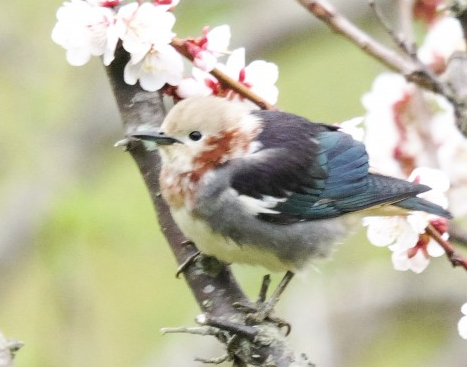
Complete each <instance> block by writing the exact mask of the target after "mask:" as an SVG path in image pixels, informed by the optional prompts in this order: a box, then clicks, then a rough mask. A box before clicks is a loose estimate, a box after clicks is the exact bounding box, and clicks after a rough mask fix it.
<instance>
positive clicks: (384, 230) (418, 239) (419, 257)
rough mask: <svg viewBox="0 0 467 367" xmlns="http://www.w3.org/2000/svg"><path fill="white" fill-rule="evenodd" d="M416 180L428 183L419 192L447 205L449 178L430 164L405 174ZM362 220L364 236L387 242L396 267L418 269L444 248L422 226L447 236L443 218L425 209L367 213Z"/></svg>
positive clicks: (378, 242)
mask: <svg viewBox="0 0 467 367" xmlns="http://www.w3.org/2000/svg"><path fill="white" fill-rule="evenodd" d="M409 181H414V182H417V183H420V184H425V185H429V186H430V187H431V188H432V190H430V191H428V192H425V193H422V194H420V195H419V196H420V197H422V198H424V199H425V200H429V201H431V202H434V203H435V204H438V205H440V206H442V207H443V208H446V207H447V200H446V198H445V196H444V193H445V192H446V191H447V190H448V188H449V180H448V179H447V177H446V176H445V175H444V174H443V173H442V172H440V171H438V170H434V169H431V168H417V169H416V170H414V172H413V173H412V175H411V176H410V178H409ZM363 224H364V225H365V226H367V227H368V230H367V237H368V240H369V241H370V242H371V243H372V244H373V245H375V246H380V247H383V246H388V248H389V249H390V250H391V251H392V252H393V254H392V262H393V265H394V268H395V269H396V270H401V271H406V270H411V271H413V272H415V273H421V272H422V271H423V270H425V268H426V267H427V266H428V264H429V262H430V257H439V256H442V255H443V254H444V249H443V248H442V247H441V246H440V245H439V244H438V243H437V242H436V241H435V240H434V239H432V238H431V237H430V236H429V235H428V234H426V233H425V229H426V227H427V226H428V224H431V225H433V226H434V227H435V228H436V229H437V230H438V232H440V233H441V234H442V236H443V238H445V239H447V238H448V234H447V233H446V228H447V225H446V219H444V218H439V217H438V216H436V215H433V214H429V213H425V212H413V213H410V214H409V215H407V216H402V215H401V216H390V217H367V218H364V220H363Z"/></svg>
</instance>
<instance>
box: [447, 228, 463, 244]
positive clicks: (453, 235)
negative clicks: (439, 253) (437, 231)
mask: <svg viewBox="0 0 467 367" xmlns="http://www.w3.org/2000/svg"><path fill="white" fill-rule="evenodd" d="M449 239H450V241H451V242H456V243H458V244H459V245H462V246H465V247H467V231H465V230H464V229H462V228H460V227H459V226H457V225H455V224H450V226H449Z"/></svg>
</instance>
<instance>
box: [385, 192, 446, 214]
mask: <svg viewBox="0 0 467 367" xmlns="http://www.w3.org/2000/svg"><path fill="white" fill-rule="evenodd" d="M392 205H394V206H398V207H400V208H404V209H408V210H415V211H422V212H427V213H431V214H435V215H439V216H440V217H444V218H447V219H452V215H451V213H450V212H449V211H447V210H446V209H443V208H442V207H440V206H439V205H436V204H434V203H432V202H431V201H428V200H425V199H422V198H419V197H416V196H414V197H411V198H408V199H404V200H401V201H398V202H396V203H393V204H392Z"/></svg>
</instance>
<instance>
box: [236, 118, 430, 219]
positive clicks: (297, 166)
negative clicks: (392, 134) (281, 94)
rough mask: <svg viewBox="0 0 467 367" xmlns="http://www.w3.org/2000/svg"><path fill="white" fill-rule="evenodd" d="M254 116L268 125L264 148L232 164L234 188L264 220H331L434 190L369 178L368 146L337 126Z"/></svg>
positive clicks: (263, 135) (262, 140)
mask: <svg viewBox="0 0 467 367" xmlns="http://www.w3.org/2000/svg"><path fill="white" fill-rule="evenodd" d="M254 114H255V115H258V116H259V117H260V118H261V119H262V120H264V126H263V131H262V132H261V133H260V134H259V135H258V137H257V141H258V142H259V143H260V147H261V148H260V149H259V150H258V151H256V152H255V153H253V154H250V155H248V156H246V157H243V158H240V159H236V160H233V161H231V162H230V163H229V164H230V165H231V167H230V169H231V172H232V174H231V183H230V184H231V186H232V187H233V189H235V190H236V191H237V192H238V194H239V199H240V200H242V201H243V203H244V204H245V206H246V207H247V208H249V209H250V211H251V212H253V213H255V214H256V215H257V216H258V217H259V218H261V219H263V220H266V221H271V222H276V223H290V222H295V221H300V220H313V219H325V218H332V217H336V216H339V215H342V214H345V213H349V212H354V211H359V210H363V209H366V208H369V207H373V206H378V205H382V204H387V203H393V202H397V201H400V200H403V199H405V198H407V197H411V196H414V195H417V194H419V193H420V192H423V191H427V190H428V189H429V188H428V187H427V186H423V185H414V184H412V183H408V182H405V181H402V180H397V179H391V178H387V177H384V176H378V175H373V174H370V173H369V172H368V155H367V153H366V150H365V147H364V145H363V144H362V143H361V142H358V141H356V140H354V139H353V138H352V137H351V136H350V135H348V134H345V133H343V132H341V131H339V130H338V129H337V128H336V127H334V126H330V125H324V124H313V123H310V122H309V121H307V120H305V119H303V118H300V117H297V116H295V115H291V114H287V113H282V112H277V111H258V112H254Z"/></svg>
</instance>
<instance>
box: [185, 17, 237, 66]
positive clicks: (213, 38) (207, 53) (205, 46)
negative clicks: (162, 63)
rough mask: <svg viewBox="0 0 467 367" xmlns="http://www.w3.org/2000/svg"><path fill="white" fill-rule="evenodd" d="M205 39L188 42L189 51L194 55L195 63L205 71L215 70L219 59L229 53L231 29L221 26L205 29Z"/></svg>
mask: <svg viewBox="0 0 467 367" xmlns="http://www.w3.org/2000/svg"><path fill="white" fill-rule="evenodd" d="M203 33H204V35H203V37H200V38H197V39H194V40H193V41H190V42H188V50H189V52H190V53H191V54H192V55H193V63H194V64H195V66H196V67H198V68H200V69H201V70H203V71H207V72H209V71H211V70H213V69H214V68H215V66H216V63H217V58H218V57H219V56H221V55H223V54H226V53H227V49H228V47H229V43H230V27H229V26H228V25H221V26H219V27H215V28H213V29H211V30H209V28H208V27H206V28H204V29H203Z"/></svg>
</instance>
